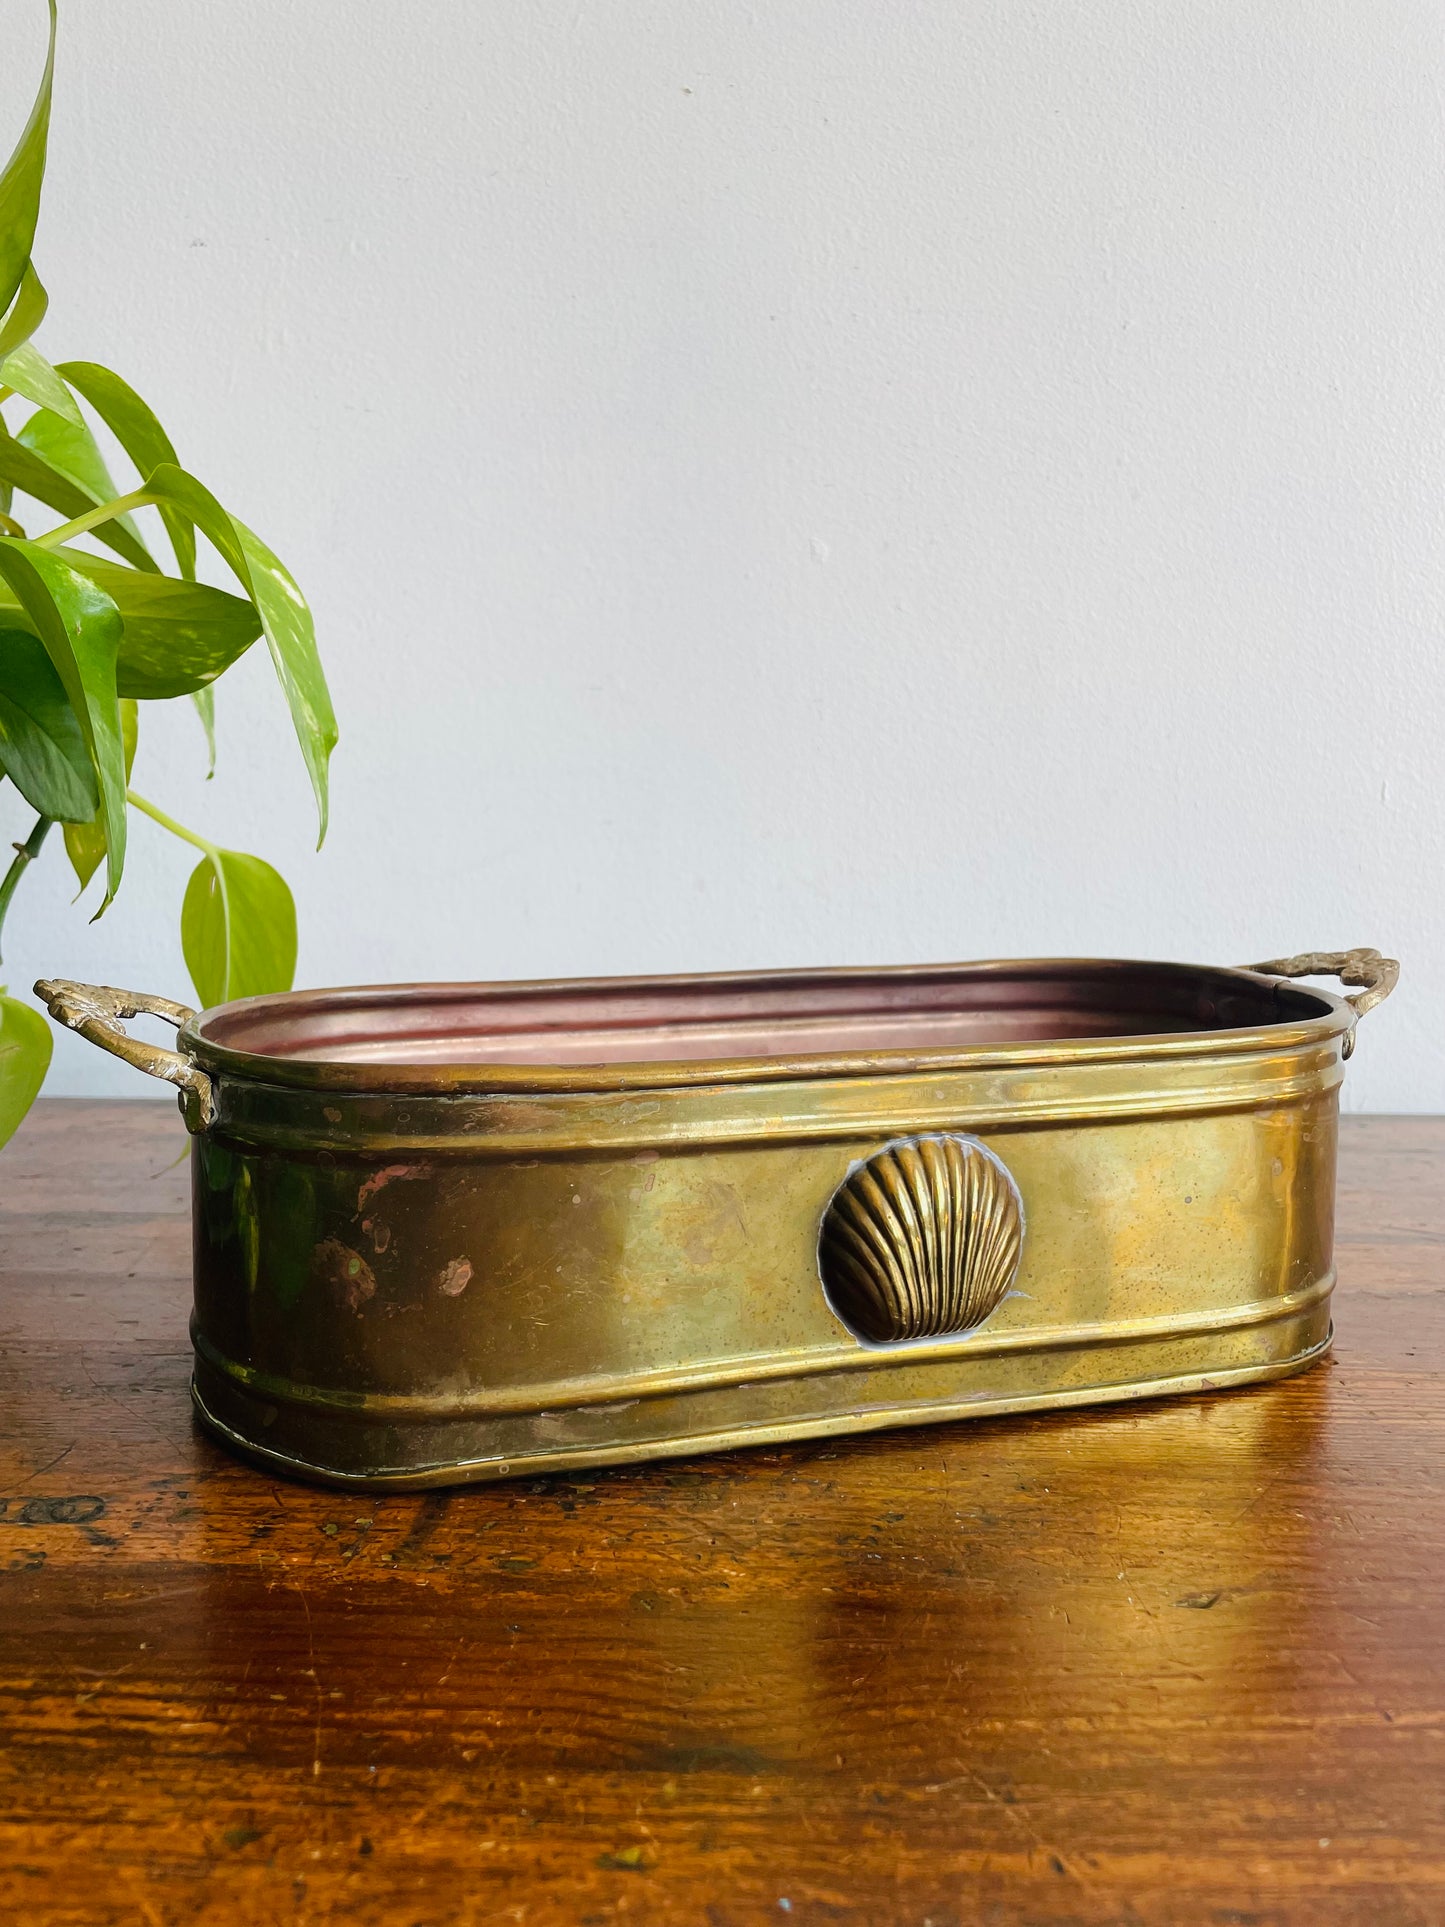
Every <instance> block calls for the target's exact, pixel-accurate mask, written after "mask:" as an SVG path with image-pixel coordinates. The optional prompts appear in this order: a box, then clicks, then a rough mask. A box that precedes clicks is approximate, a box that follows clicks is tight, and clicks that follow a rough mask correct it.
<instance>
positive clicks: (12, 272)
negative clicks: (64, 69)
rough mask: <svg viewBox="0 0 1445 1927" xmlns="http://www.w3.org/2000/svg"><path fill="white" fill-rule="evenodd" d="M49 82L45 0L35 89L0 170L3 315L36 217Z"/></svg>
mask: <svg viewBox="0 0 1445 1927" xmlns="http://www.w3.org/2000/svg"><path fill="white" fill-rule="evenodd" d="M54 81H55V0H50V45H49V49H48V51H47V53H46V56H45V71H44V73H43V74H42V75H41V77H40V91H39V92H38V93H37V94H36V96H35V105H34V106H33V107H32V108H31V110H30V118H29V120H28V121H27V122H26V123H25V129H24V132H23V133H22V134H21V136H20V140H19V144H18V145H17V146H16V149H15V152H14V153H13V154H12V155H11V156H10V158H9V160H8V161H7V162H6V163H5V170H4V172H3V173H0V314H4V313H5V312H6V310H7V309H8V308H9V306H10V303H11V302H12V301H13V300H14V299H15V294H16V291H17V289H18V288H19V286H20V283H21V281H22V280H23V279H24V276H25V264H26V262H27V261H28V260H29V259H30V250H31V248H32V247H33V246H34V245H35V224H36V222H37V221H38V220H39V218H40V189H41V185H42V183H43V182H44V179H45V144H46V141H47V140H48V139H49V136H50V92H51V88H52V86H53V85H54Z"/></svg>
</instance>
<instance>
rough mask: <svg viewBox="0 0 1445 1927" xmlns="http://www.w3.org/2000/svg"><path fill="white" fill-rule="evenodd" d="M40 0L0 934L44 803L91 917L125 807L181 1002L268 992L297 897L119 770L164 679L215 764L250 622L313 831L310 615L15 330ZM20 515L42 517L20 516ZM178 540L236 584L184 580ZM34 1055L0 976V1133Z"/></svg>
mask: <svg viewBox="0 0 1445 1927" xmlns="http://www.w3.org/2000/svg"><path fill="white" fill-rule="evenodd" d="M49 6H50V40H49V51H48V53H47V56H46V61H45V70H44V73H43V76H42V78H41V82H40V90H39V93H38V94H37V96H36V99H35V105H34V107H33V109H32V111H31V114H30V118H29V120H28V122H27V123H26V125H25V128H24V130H23V132H22V133H21V136H20V140H19V144H18V145H17V147H16V149H15V151H14V153H13V154H12V155H11V157H10V160H9V162H8V163H7V165H6V167H5V169H4V172H3V174H0V782H3V781H4V780H5V779H7V778H8V779H9V781H10V782H11V783H13V784H14V786H15V788H16V789H17V790H18V791H19V793H20V795H21V796H23V797H24V799H25V801H26V803H27V804H28V805H29V806H30V808H31V809H33V810H34V811H35V812H36V818H35V824H34V827H33V829H32V830H31V831H30V833H29V835H28V836H27V837H26V838H25V840H24V842H22V843H17V844H15V846H14V850H15V856H14V860H13V862H11V863H10V864H9V865H8V867H3V866H0V867H3V877H0V942H3V929H4V923H5V919H6V916H7V915H8V913H9V911H10V907H11V903H12V901H13V899H14V898H15V896H16V893H17V890H18V889H19V888H20V886H21V885H22V883H23V881H24V878H25V875H26V872H27V870H28V869H29V867H30V865H31V864H32V863H34V862H35V860H36V859H37V858H38V857H39V856H40V855H41V851H42V846H44V845H45V844H46V840H47V837H48V836H49V834H50V832H51V830H52V829H53V828H54V826H55V825H56V824H57V823H58V824H60V825H61V826H62V836H61V839H59V841H60V842H63V845H64V849H65V853H66V855H67V856H68V857H69V860H70V862H71V864H72V866H73V867H74V870H75V874H76V876H77V877H78V879H79V881H80V887H81V890H82V891H84V890H85V888H86V887H87V886H88V885H89V884H90V883H91V880H92V878H93V877H95V875H96V873H97V872H103V877H104V894H103V898H102V901H101V903H100V907H99V909H97V910H96V912H95V915H96V916H97V917H98V916H100V915H101V914H102V913H103V912H104V911H105V909H106V907H107V906H108V905H109V904H110V902H111V900H112V899H113V898H114V896H115V893H116V891H117V890H118V889H119V887H120V882H121V876H122V874H123V872H124V868H125V856H126V821H127V816H128V813H129V811H131V810H137V811H140V812H141V813H142V814H144V815H145V816H148V817H150V818H152V819H153V821H155V822H156V823H159V824H160V825H161V827H162V828H163V829H165V830H168V831H169V832H170V833H171V834H172V835H174V836H178V837H180V838H181V839H182V840H183V841H184V842H186V843H189V844H192V845H194V847H195V848H196V850H197V851H198V852H199V853H200V861H199V862H198V863H197V865H196V868H195V870H194V872H193V873H192V876H191V879H190V882H189V884H188V885H187V888H186V892H185V897H184V900H183V902H182V904H181V945H182V949H183V951H184V954H185V959H186V966H187V968H188V970H189V971H190V974H191V977H192V978H193V980H194V982H195V987H196V994H197V996H198V997H199V998H200V1001H201V1003H202V1004H203V1005H209V1004H214V1003H219V1002H223V1001H224V1000H225V999H227V998H229V997H241V996H250V995H253V994H255V993H257V992H260V991H267V990H285V989H289V988H290V985H291V981H292V976H293V973H294V971H295V965H296V909H295V904H294V902H293V901H292V897H291V892H290V890H289V889H288V888H287V885H286V883H285V881H284V880H283V878H282V877H281V876H280V875H279V874H278V873H277V872H276V871H275V870H274V869H272V867H271V865H270V864H269V863H264V862H263V861H262V860H261V858H260V857H256V856H248V855H245V854H243V853H242V852H241V851H238V850H225V849H220V848H218V847H217V846H216V845H215V844H213V843H211V842H209V841H207V839H206V838H205V837H203V836H200V835H198V834H197V833H196V832H195V831H194V830H191V829H187V828H186V827H185V826H184V825H182V824H180V823H178V822H176V821H175V819H174V818H172V817H171V816H168V815H167V814H166V812H165V811H164V810H162V809H159V808H158V807H157V806H156V805H155V804H154V803H152V802H150V801H148V800H147V799H146V798H145V797H144V796H141V795H139V794H138V793H137V792H136V791H135V790H134V789H132V788H131V787H130V776H131V763H132V760H133V758H134V756H135V746H136V737H137V732H138V728H139V721H140V712H141V707H142V705H144V704H145V703H150V702H169V701H172V700H174V699H176V698H178V697H189V698H190V700H191V701H192V702H193V703H194V704H195V706H196V708H197V710H198V711H199V714H200V721H201V724H202V726H203V727H204V730H205V734H206V741H207V744H208V747H209V753H210V769H211V771H212V772H213V771H214V769H215V755H216V739H215V716H214V697H213V687H214V684H215V682H216V679H217V678H218V677H219V676H221V675H222V674H223V673H224V672H225V671H226V670H227V669H228V668H229V667H230V666H231V664H232V663H233V662H235V661H236V659H237V658H238V657H239V656H241V655H242V654H244V652H245V651H246V650H247V649H249V648H250V646H251V644H252V643H253V642H254V641H256V640H257V638H258V637H260V636H263V635H264V636H265V638H266V643H267V646H268V648H269V650H270V653H271V660H272V662H273V663H274V665H275V669H276V674H277V676H278V678H279V680H280V683H281V688H282V690H283V691H284V693H285V697H286V701H287V704H288V705H289V707H290V711H291V718H292V721H293V723H294V725H295V729H296V735H297V738H298V740H299V742H300V745H301V754H302V756H303V757H304V759H305V763H306V768H307V771H308V774H309V776H310V779H311V787H312V789H313V791H314V792H315V797H316V806H317V811H318V814H319V817H320V835H321V838H324V837H325V834H326V811H327V764H328V760H329V758H330V755H331V750H332V748H333V746H334V744H335V742H336V719H335V716H334V714H333V712H332V708H331V699H330V696H329V694H328V693H327V688H326V679H325V676H324V674H323V673H322V668H321V661H320V657H319V656H318V654H317V650H316V637H315V631H314V628H313V625H312V620H311V614H310V611H309V610H308V608H307V606H306V601H305V598H304V597H303V596H302V594H301V591H300V590H299V589H298V588H297V586H296V584H295V582H294V581H293V580H292V578H291V576H290V575H289V574H288V573H287V572H286V570H285V569H284V568H283V567H282V565H281V563H280V562H279V561H278V560H277V559H276V557H275V556H274V555H273V554H272V552H271V551H270V549H268V548H267V547H266V545H265V543H264V542H262V541H261V540H260V538H259V537H258V536H256V535H254V534H252V532H251V530H250V529H249V528H247V526H246V525H245V523H244V522H241V521H240V520H238V519H237V517H236V516H234V515H232V514H230V513H229V512H228V511H227V510H226V509H224V508H223V507H222V506H221V504H220V503H219V502H218V501H217V500H216V498H215V496H214V495H212V494H211V492H210V491H209V490H208V489H207V488H205V487H204V486H203V485H202V483H200V482H199V481H197V480H196V478H195V476H194V475H192V474H191V473H190V472H189V471H188V470H187V469H185V468H183V467H182V466H181V463H180V461H179V459H178V458H177V455H176V451H175V449H174V448H173V447H172V445H171V441H170V438H169V436H168V435H167V434H166V432H165V430H164V429H163V428H162V427H161V424H160V422H159V421H158V420H157V419H156V416H155V415H154V414H153V413H152V411H151V409H150V408H149V407H148V406H147V404H146V403H145V402H144V401H142V399H141V398H140V396H139V395H138V394H137V393H136V392H135V390H134V389H133V388H132V387H130V385H129V384H128V383H127V382H125V381H123V380H122V379H121V378H120V376H119V375H116V374H113V373H112V372H111V371H110V370H109V369H108V368H103V367H101V366H100V365H99V363H97V362H93V361H65V362H61V363H59V364H58V365H57V366H52V365H51V363H50V362H49V361H47V360H46V358H45V356H44V355H43V354H42V353H41V352H40V350H39V349H38V348H37V347H36V345H35V341H34V336H35V333H36V330H37V329H38V328H39V326H40V323H41V322H42V320H43V319H44V318H45V313H46V309H47V306H48V298H47V296H46V292H45V289H44V287H43V285H42V283H41V280H40V276H39V274H38V272H37V271H36V267H35V262H34V259H33V249H34V243H35V234H36V226H37V223H38V219H39V214H40V198H41V186H42V183H43V181H44V176H45V157H46V144H47V139H48V136H49V129H50V100H51V87H52V81H53V75H54V68H55V37H56V0H49ZM0 151H3V150H0ZM22 416H23V419H22V418H21V417H22ZM95 424H100V425H101V428H102V430H103V433H104V435H105V436H106V437H108V439H109V442H110V444H111V445H112V447H113V450H115V451H118V452H119V454H121V455H123V456H124V457H125V459H126V461H127V462H128V463H129V464H130V467H131V468H132V469H133V470H134V485H133V486H131V487H129V488H127V489H125V490H121V489H120V488H118V487H117V485H116V484H115V482H114V481H113V480H112V479H111V473H110V469H109V466H108V462H107V457H106V454H105V452H104V450H103V448H102V445H101V441H100V440H98V439H97V432H96V426H95ZM37 517H39V520H40V522H41V523H45V522H50V523H52V524H53V525H52V526H48V527H37V523H36V518H37ZM55 518H59V520H58V521H57V520H56V519H55ZM152 523H153V524H155V525H156V526H155V527H154V529H153V528H152V527H150V526H147V525H148V524H152ZM162 533H163V535H164V538H165V547H164V548H162V546H161V544H160V543H159V542H158V541H157V540H156V536H157V535H159V534H162ZM198 538H200V539H203V540H204V541H205V542H206V543H208V544H209V545H210V548H211V549H212V550H213V551H214V552H215V555H216V556H217V557H218V558H219V560H220V562H221V564H223V565H224V567H225V569H226V570H227V571H229V574H230V575H231V576H233V577H234V578H235V583H236V587H237V589H238V591H239V593H230V592H228V591H226V590H222V589H218V588H213V587H211V586H210V585H209V584H208V583H205V582H202V581H198V580H197V576H196V555H197V542H198ZM102 549H103V550H106V551H109V553H101V552H100V551H101V550H102ZM318 844H319V839H318ZM50 847H51V848H52V849H53V848H56V847H57V845H56V844H51V845H50ZM49 1062H50V1028H49V1025H48V1024H47V1023H46V1022H45V1020H44V1019H43V1018H42V1017H41V1016H40V1014H39V1012H38V1011H37V1010H35V1009H33V1008H32V1007H31V1006H30V1005H28V1004H25V1003H22V1002H20V1001H19V1000H18V999H17V998H14V997H10V996H6V995H5V994H4V989H3V986H0V1144H3V1143H4V1142H5V1140H6V1139H7V1138H8V1137H9V1136H10V1134H11V1133H12V1132H13V1131H14V1129H15V1127H16V1125H17V1124H18V1123H19V1122H20V1120H21V1118H23V1117H24V1115H25V1113H26V1111H27V1110H28V1109H29V1107H30V1105H31V1104H32V1103H33V1101H34V1099H35V1097H36V1095H37V1093H38V1092H39V1089H40V1086H41V1084H42V1082H43V1081H44V1078H45V1073H46V1070H47V1068H48V1066H49Z"/></svg>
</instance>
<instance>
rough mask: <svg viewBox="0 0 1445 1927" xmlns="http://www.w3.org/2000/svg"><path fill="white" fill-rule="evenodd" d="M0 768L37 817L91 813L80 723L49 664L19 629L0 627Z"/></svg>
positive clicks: (80, 818)
mask: <svg viewBox="0 0 1445 1927" xmlns="http://www.w3.org/2000/svg"><path fill="white" fill-rule="evenodd" d="M0 769H3V770H4V771H5V773H6V774H7V775H8V776H9V778H10V780H11V782H12V783H14V785H15V787H16V789H18V790H19V791H20V794H21V795H22V796H23V797H24V798H25V800H26V802H27V803H28V804H29V805H30V807H31V809H33V810H38V811H39V812H40V814H41V815H42V816H49V817H56V818H59V820H60V821H61V822H65V823H83V822H87V821H88V820H89V819H90V818H91V817H93V816H94V815H95V812H96V809H97V807H98V805H99V802H100V792H99V790H98V789H97V788H96V782H95V771H94V770H93V769H92V768H91V764H90V754H89V752H88V751H87V749H86V747H85V736H84V734H83V732H82V730H81V727H80V723H79V721H78V720H77V718H76V714H75V711H74V710H73V709H72V708H71V706H70V704H69V702H68V701H67V700H66V695H65V686H64V684H63V683H62V682H61V680H60V678H59V676H58V675H57V674H56V672H55V665H54V664H53V663H52V662H51V660H50V658H49V656H47V655H46V653H45V650H44V648H43V647H42V645H41V644H40V643H39V642H38V641H37V640H36V638H35V637H34V636H32V635H27V634H26V632H25V631H24V630H23V629H0Z"/></svg>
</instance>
